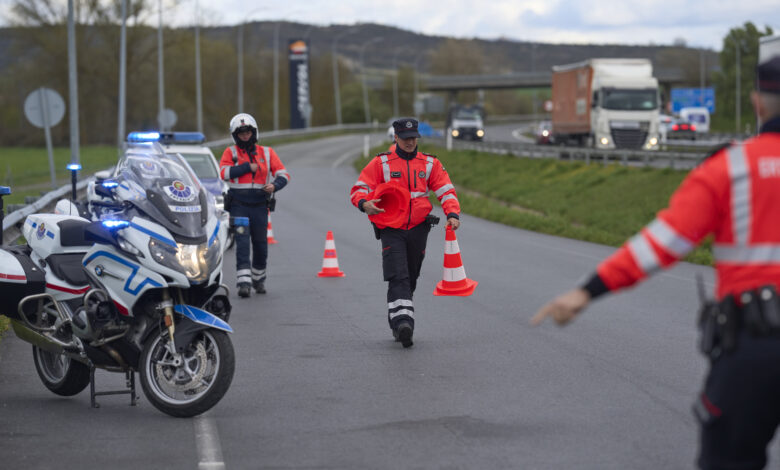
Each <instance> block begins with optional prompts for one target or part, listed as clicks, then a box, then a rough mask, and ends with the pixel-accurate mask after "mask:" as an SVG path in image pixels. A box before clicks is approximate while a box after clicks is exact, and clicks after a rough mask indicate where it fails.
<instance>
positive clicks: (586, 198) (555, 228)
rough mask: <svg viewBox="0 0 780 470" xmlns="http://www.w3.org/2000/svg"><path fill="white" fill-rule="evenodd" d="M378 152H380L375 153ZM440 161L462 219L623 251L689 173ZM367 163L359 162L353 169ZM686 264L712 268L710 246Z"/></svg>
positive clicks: (458, 154)
mask: <svg viewBox="0 0 780 470" xmlns="http://www.w3.org/2000/svg"><path fill="white" fill-rule="evenodd" d="M375 150H376V152H377V153H378V152H381V151H384V150H385V148H384V147H381V148H380V147H378V148H376V149H375ZM424 150H425V151H428V152H430V153H433V154H435V155H437V156H438V158H439V159H440V160H441V162H442V163H443V164H444V166H445V168H446V169H447V171H448V172H449V174H450V177H451V178H452V181H453V183H454V184H455V186H456V188H458V199H459V201H460V204H461V208H462V210H463V212H465V213H467V214H471V215H475V216H477V217H481V218H484V219H487V220H491V221H494V222H499V223H502V224H506V225H510V226H513V227H518V228H523V229H527V230H533V231H535V232H541V233H547V234H551V235H557V236H561V237H566V238H573V239H577V240H585V241H590V242H594V243H600V244H604V245H610V246H620V245H621V244H622V243H623V242H624V241H625V240H626V239H628V238H629V237H631V236H632V235H633V234H635V233H636V232H637V231H639V230H640V229H641V228H642V227H643V226H645V225H646V224H647V223H648V222H650V221H651V220H652V219H653V218H654V217H655V214H656V213H657V212H658V211H659V210H660V209H662V208H664V207H665V206H666V205H667V203H668V201H669V197H670V196H671V194H672V192H674V190H675V189H676V188H677V186H679V184H680V182H681V181H682V180H683V178H685V176H686V174H687V172H684V171H676V170H670V169H656V168H633V167H623V166H619V165H610V166H606V167H604V166H602V165H586V164H585V163H582V162H564V161H558V160H552V159H527V158H515V157H512V156H506V155H495V154H489V153H481V152H477V151H473V150H467V151H460V150H453V151H449V152H448V151H447V150H446V149H444V148H438V147H430V146H426V147H425V148H424ZM366 163H367V160H366V159H363V158H361V159H358V160H357V161H356V162H355V167H356V168H357V169H358V171H360V169H362V168H363V166H365V164H366ZM687 260H688V261H691V262H694V263H699V264H711V263H712V255H711V251H710V249H709V243H705V244H704V245H703V246H702V247H700V248H697V249H696V250H695V251H694V252H693V253H691V254H690V255H689V256H688V258H687Z"/></svg>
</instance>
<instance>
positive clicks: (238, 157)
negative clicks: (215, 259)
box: [219, 113, 290, 297]
mask: <svg viewBox="0 0 780 470" xmlns="http://www.w3.org/2000/svg"><path fill="white" fill-rule="evenodd" d="M230 135H232V136H233V141H234V142H235V145H231V146H230V147H228V148H226V149H225V151H224V152H223V153H222V159H221V160H220V169H219V172H220V177H221V178H222V179H223V180H225V181H227V183H228V186H229V187H230V189H229V190H228V194H227V196H226V197H225V208H226V209H227V210H229V211H230V215H231V216H233V217H247V218H249V233H246V232H244V233H242V234H236V278H237V279H236V284H237V286H238V295H239V296H240V297H249V295H250V294H251V289H252V288H254V289H255V291H256V292H257V293H259V294H265V292H266V290H265V279H266V261H267V259H268V240H267V238H266V235H267V227H268V213H269V211H272V210H274V205H275V204H274V203H275V202H276V200H275V199H274V194H275V193H276V191H279V190H280V189H282V188H284V187H285V186H286V185H287V182H288V181H289V180H290V174H289V173H288V172H287V170H286V169H285V168H284V165H283V164H282V161H281V160H279V156H278V155H276V152H275V151H274V149H272V148H271V147H267V146H266V147H263V146H260V145H257V122H256V121H255V119H254V118H253V117H252V116H250V115H249V114H246V113H240V114H236V115H235V116H233V118H232V119H231V120H230ZM250 237H251V242H252V246H251V258H250V246H249V245H250V243H249V242H250Z"/></svg>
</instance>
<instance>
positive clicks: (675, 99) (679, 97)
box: [671, 87, 715, 114]
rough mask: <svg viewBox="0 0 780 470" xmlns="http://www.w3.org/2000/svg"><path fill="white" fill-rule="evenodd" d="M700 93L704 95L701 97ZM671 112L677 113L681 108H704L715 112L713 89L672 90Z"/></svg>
mask: <svg viewBox="0 0 780 470" xmlns="http://www.w3.org/2000/svg"><path fill="white" fill-rule="evenodd" d="M702 91H704V94H703V95H702ZM671 98H672V112H675V113H679V112H680V110H681V109H682V108H699V107H704V108H707V110H708V111H709V112H710V114H712V113H714V112H715V89H714V88H712V87H707V88H704V89H702V88H672V96H671Z"/></svg>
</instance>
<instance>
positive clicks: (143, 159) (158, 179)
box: [114, 143, 213, 243]
mask: <svg viewBox="0 0 780 470" xmlns="http://www.w3.org/2000/svg"><path fill="white" fill-rule="evenodd" d="M114 174H115V178H116V180H117V182H118V183H120V185H122V184H124V185H125V188H127V189H128V190H129V191H132V193H133V196H132V197H131V198H129V202H131V203H132V204H133V206H135V207H136V208H137V209H138V210H140V211H142V212H144V213H145V214H146V215H148V216H149V217H150V218H152V219H153V220H154V221H155V222H157V223H159V224H161V225H163V226H164V227H165V228H167V229H168V230H169V231H170V232H171V233H172V234H173V235H174V237H175V238H177V239H178V241H180V242H185V243H202V242H203V241H205V238H206V228H205V225H206V222H207V220H208V216H209V213H208V211H210V210H213V209H212V208H211V207H210V206H212V205H210V204H208V196H207V194H206V193H207V192H206V191H204V190H203V188H202V186H201V183H200V180H198V177H197V176H196V175H195V172H194V171H192V168H190V166H189V165H188V164H187V162H186V160H184V158H182V157H181V156H180V155H178V154H166V153H165V151H164V150H163V148H162V147H161V146H160V145H159V144H157V143H143V144H129V145H128V147H127V148H126V150H125V153H124V155H122V157H121V158H120V159H119V163H118V164H117V167H116V171H115V173H114Z"/></svg>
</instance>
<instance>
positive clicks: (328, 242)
mask: <svg viewBox="0 0 780 470" xmlns="http://www.w3.org/2000/svg"><path fill="white" fill-rule="evenodd" d="M317 277H344V273H343V272H341V270H340V269H339V258H338V256H337V255H336V242H335V241H334V240H333V232H331V231H330V230H328V235H327V236H326V237H325V253H324V254H323V255H322V271H320V272H319V273H317Z"/></svg>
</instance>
